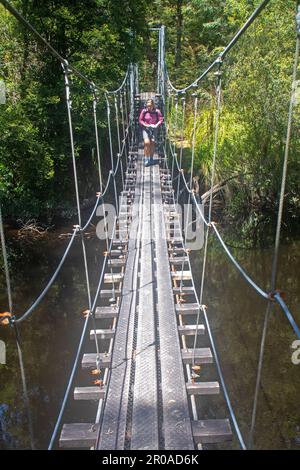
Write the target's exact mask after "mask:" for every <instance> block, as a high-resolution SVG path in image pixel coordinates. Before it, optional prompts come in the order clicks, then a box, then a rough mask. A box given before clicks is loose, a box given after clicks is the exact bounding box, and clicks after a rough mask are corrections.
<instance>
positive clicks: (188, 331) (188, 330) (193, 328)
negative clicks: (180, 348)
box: [178, 325, 205, 336]
mask: <svg viewBox="0 0 300 470" xmlns="http://www.w3.org/2000/svg"><path fill="white" fill-rule="evenodd" d="M197 331H198V335H204V333H205V326H204V325H198V327H197V325H182V326H179V327H178V332H179V334H180V335H181V336H195V334H196V332H197Z"/></svg>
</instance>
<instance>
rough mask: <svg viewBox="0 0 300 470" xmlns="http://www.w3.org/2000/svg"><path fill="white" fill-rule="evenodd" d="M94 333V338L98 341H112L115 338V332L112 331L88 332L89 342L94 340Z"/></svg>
mask: <svg viewBox="0 0 300 470" xmlns="http://www.w3.org/2000/svg"><path fill="white" fill-rule="evenodd" d="M95 331H96V336H97V338H99V339H112V338H113V337H114V336H115V332H116V331H115V330H114V329H102V330H90V339H91V341H93V340H94V339H95Z"/></svg>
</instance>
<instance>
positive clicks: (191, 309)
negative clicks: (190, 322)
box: [175, 303, 200, 315]
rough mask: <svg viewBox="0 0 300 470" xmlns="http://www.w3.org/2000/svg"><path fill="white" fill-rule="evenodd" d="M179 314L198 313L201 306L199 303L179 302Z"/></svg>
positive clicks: (177, 311)
mask: <svg viewBox="0 0 300 470" xmlns="http://www.w3.org/2000/svg"><path fill="white" fill-rule="evenodd" d="M175 308H176V313H177V315H197V314H198V312H199V310H200V308H199V306H198V304H188V303H187V304H177V305H176V307H175Z"/></svg>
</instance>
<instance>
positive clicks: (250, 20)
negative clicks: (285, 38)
mask: <svg viewBox="0 0 300 470" xmlns="http://www.w3.org/2000/svg"><path fill="white" fill-rule="evenodd" d="M270 1H271V0H263V2H262V3H261V4H260V5H259V6H258V7H257V8H256V9H255V10H254V12H253V13H252V14H251V15H250V17H249V18H248V19H247V21H246V22H245V23H244V25H243V26H242V27H241V28H240V30H239V31H238V32H237V33H236V35H235V36H234V37H233V39H232V40H231V41H230V42H229V44H228V45H227V46H226V47H225V49H224V51H223V52H221V53H220V54H219V55H218V57H217V58H216V59H215V60H214V61H213V62H212V63H211V64H210V66H209V67H208V68H207V69H206V70H205V71H204V72H203V73H202V74H201V75H200V76H199V77H198V78H196V79H195V80H194V81H193V83H191V84H190V85H188V86H186V87H185V88H181V89H178V88H176V87H175V86H174V85H173V84H172V82H171V81H170V78H169V75H168V72H167V78H168V83H169V86H170V87H171V89H172V90H173V91H174V92H177V93H182V92H184V91H185V92H186V91H188V90H190V89H191V88H193V87H194V86H195V85H198V84H199V82H200V81H201V80H203V79H204V78H205V77H206V76H207V75H208V74H209V72H210V71H211V70H212V69H213V68H214V67H215V66H216V65H218V63H219V61H220V60H221V61H223V60H224V58H225V57H226V55H227V54H228V52H229V51H230V50H231V49H232V48H233V46H234V45H235V44H236V43H237V42H238V41H239V39H240V38H241V37H242V36H243V35H244V34H245V32H246V31H247V30H248V28H249V26H251V24H252V23H253V22H254V20H255V19H256V18H257V17H258V16H259V14H260V13H261V12H262V11H263V10H264V9H265V8H266V6H267V5H268V3H270Z"/></svg>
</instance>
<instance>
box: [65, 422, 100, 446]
mask: <svg viewBox="0 0 300 470" xmlns="http://www.w3.org/2000/svg"><path fill="white" fill-rule="evenodd" d="M98 430H99V424H92V423H74V424H64V425H63V428H62V431H61V435H60V438H59V447H60V448H62V449H84V448H89V447H93V446H94V445H95V444H96V439H97V433H98Z"/></svg>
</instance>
